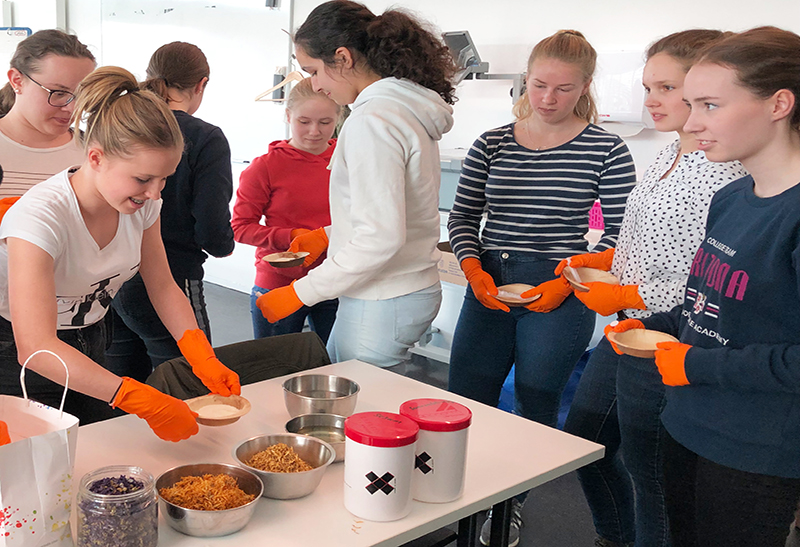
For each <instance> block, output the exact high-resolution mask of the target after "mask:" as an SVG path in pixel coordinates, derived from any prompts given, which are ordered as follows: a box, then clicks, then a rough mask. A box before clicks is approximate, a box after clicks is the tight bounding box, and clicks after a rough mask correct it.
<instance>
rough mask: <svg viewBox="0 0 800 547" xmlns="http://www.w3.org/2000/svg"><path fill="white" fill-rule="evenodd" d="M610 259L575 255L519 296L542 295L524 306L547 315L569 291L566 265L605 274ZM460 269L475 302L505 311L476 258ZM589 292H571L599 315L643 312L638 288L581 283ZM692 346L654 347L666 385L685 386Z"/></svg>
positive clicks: (625, 325)
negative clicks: (543, 280)
mask: <svg viewBox="0 0 800 547" xmlns="http://www.w3.org/2000/svg"><path fill="white" fill-rule="evenodd" d="M613 260H614V249H608V250H606V251H603V252H601V253H586V254H582V255H576V256H573V257H570V258H568V259H566V260H562V261H561V262H559V264H558V266H556V269H555V272H554V273H555V274H556V275H557V276H559V277H556V278H555V279H552V280H550V281H545V282H544V283H541V284H540V285H537V286H536V287H534V288H532V289H530V290H528V291H525V292H524V293H522V294H521V295H520V297H521V298H531V297H533V296H536V295H537V294H541V295H542V296H541V297H540V298H539V299H538V300H535V301H533V302H531V303H530V304H528V305H526V306H525V307H526V308H527V309H529V310H532V311H536V312H540V313H547V312H549V311H552V310H554V309H556V308H557V307H558V306H560V305H561V304H562V302H564V300H565V299H566V298H567V296H569V295H570V293H571V292H572V287H571V286H570V284H569V282H567V280H566V279H564V276H563V274H562V272H563V271H564V268H565V267H567V266H571V267H573V268H582V267H583V268H596V269H599V270H603V271H606V272H607V271H609V270H610V269H611V264H612V262H613ZM461 269H462V270H463V271H464V275H465V276H466V278H467V281H468V282H469V284H470V286H471V287H472V292H473V293H474V294H475V297H476V298H477V299H478V301H479V302H480V303H481V304H483V305H484V306H486V307H487V308H489V309H493V310H502V311H506V312H507V311H509V308H508V306H506V305H505V304H503V303H502V302H500V301H499V300H497V298H495V296H496V295H497V287H496V286H495V283H494V279H492V276H491V275H489V274H488V273H486V272H485V271H484V270H483V268H482V267H481V262H480V260H478V259H477V258H465V259H464V260H462V261H461ZM582 285H585V286H586V287H587V288H588V289H589V290H588V291H586V292H581V291H575V296H576V297H577V298H578V299H579V300H580V301H581V302H583V303H584V305H585V306H586V307H587V308H589V309H591V310H592V311H595V312H597V313H599V314H600V315H611V314H613V313H616V312H618V311H621V310H626V309H632V308H633V309H639V310H644V309H647V306H645V304H644V302H643V301H642V298H641V296H640V295H639V286H638V285H612V284H609V283H601V282H588V283H582ZM643 328H644V324H643V323H642V322H641V321H639V320H638V319H626V320H625V321H622V322H619V323H616V322H615V323H612V324H611V325H609V326H607V327H606V329H605V333H606V334H608V332H609V331H611V330H613V331H614V332H625V331H626V330H630V329H643ZM611 346H612V347H613V348H614V351H616V352H617V353H618V354H621V353H622V352H620V351H619V348H617V347H616V346H615V345H614V344H613V343H612V344H611ZM691 347H692V346H690V345H688V344H681V343H680V342H661V343H659V344H658V348H659V349H658V351H656V354H655V359H656V366H657V367H658V371H659V373H661V377H662V379H663V381H664V384H666V385H669V386H684V385H688V384H689V380H688V379H687V378H686V371H685V361H686V354H687V353H688V351H689V349H690V348H691Z"/></svg>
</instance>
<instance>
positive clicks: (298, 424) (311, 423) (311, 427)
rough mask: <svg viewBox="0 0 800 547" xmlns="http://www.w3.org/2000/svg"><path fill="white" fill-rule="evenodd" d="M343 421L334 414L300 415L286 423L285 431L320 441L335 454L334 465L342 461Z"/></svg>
mask: <svg viewBox="0 0 800 547" xmlns="http://www.w3.org/2000/svg"><path fill="white" fill-rule="evenodd" d="M344 420H345V417H344V416H337V415H336V414H301V415H300V416H295V417H294V418H292V419H291V420H289V421H288V422H286V431H287V432H288V433H298V434H300V435H310V436H312V437H316V438H317V439H322V440H323V441H325V442H326V443H328V444H329V445H331V446H332V447H333V450H334V451H335V452H336V459H335V460H333V462H334V463H336V462H341V461H344V444H345V443H344Z"/></svg>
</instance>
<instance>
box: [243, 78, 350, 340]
mask: <svg viewBox="0 0 800 547" xmlns="http://www.w3.org/2000/svg"><path fill="white" fill-rule="evenodd" d="M340 110H341V107H340V106H339V105H337V104H336V103H335V102H333V101H332V100H331V99H329V98H328V97H326V96H325V95H323V94H322V93H317V92H315V91H314V89H313V88H312V86H311V78H306V79H305V80H303V81H301V82H300V83H299V84H297V85H296V86H295V87H294V88H293V89H292V91H291V92H290V93H289V98H288V100H287V101H286V120H287V122H288V123H289V125H290V126H291V128H292V138H291V139H289V140H281V141H275V142H273V143H272V144H270V146H269V152H268V153H267V154H264V155H263V156H260V157H258V158H256V159H255V160H253V163H252V164H251V165H250V166H249V167H248V168H247V169H245V171H244V172H243V173H242V176H241V178H240V179H239V189H238V190H237V191H236V205H234V207H233V219H232V221H231V224H232V225H233V233H234V237H235V238H236V241H238V242H239V243H247V244H248V245H254V246H256V247H257V248H256V283H255V285H254V286H253V290H252V292H251V294H250V311H251V314H252V317H253V335H254V336H255V338H265V337H267V336H274V335H277V334H289V333H292V332H300V331H302V330H303V323H304V322H305V319H306V317H308V322H309V325H310V327H311V330H313V331H314V332H316V333H317V334H318V335H319V337H320V338H322V340H323V341H324V342H326V343H327V341H328V336H329V335H330V333H331V328H333V322H334V320H335V319H336V308H337V306H338V301H337V300H336V299H333V300H323V301H322V302H319V303H317V304H314V305H313V306H303V307H302V308H300V309H299V310H298V311H296V312H294V313H292V314H291V315H289V316H288V317H285V318H284V319H281V320H280V321H278V322H276V323H270V322H269V321H267V320H266V319H265V318H264V316H263V315H262V313H261V310H259V309H258V307H257V306H256V300H257V299H258V297H259V296H261V295H262V294H266V293H267V292H269V291H271V290H273V289H277V288H278V287H285V286H287V285H289V284H290V283H291V282H292V281H294V280H296V279H300V278H301V277H304V276H305V275H306V274H307V273H308V271H309V270H310V269H311V268H314V267H316V266H318V265H319V262H317V263H315V264H313V265H312V266H311V267H305V266H297V267H294V268H280V269H278V268H274V267H272V266H270V265H269V263H267V262H265V261H263V260H262V258H263V257H265V256H266V255H268V254H271V253H276V252H281V251H285V250H286V249H288V248H289V243H290V242H291V241H292V240H293V239H294V238H295V237H297V236H298V235H300V234H303V233H306V232H309V231H310V230H313V229H315V228H319V227H320V226H327V225H329V224H330V223H331V213H330V207H329V205H328V183H329V179H330V171H329V170H328V163H330V161H331V155H332V154H333V150H334V148H335V146H336V139H333V138H331V137H332V136H333V132H334V129H335V128H336V123H337V122H338V120H339V115H340ZM262 218H263V219H264V224H261V219H262Z"/></svg>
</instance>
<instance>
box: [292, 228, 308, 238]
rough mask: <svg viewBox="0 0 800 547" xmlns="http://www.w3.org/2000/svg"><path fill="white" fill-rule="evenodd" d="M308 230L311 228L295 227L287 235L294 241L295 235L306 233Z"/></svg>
mask: <svg viewBox="0 0 800 547" xmlns="http://www.w3.org/2000/svg"><path fill="white" fill-rule="evenodd" d="M310 231H311V230H306V229H305V228H295V229H294V230H292V231H291V232H290V233H289V237H290V238H291V239H292V241H294V240H295V238H296V237H297V236H301V235H303V234H307V233H308V232H310Z"/></svg>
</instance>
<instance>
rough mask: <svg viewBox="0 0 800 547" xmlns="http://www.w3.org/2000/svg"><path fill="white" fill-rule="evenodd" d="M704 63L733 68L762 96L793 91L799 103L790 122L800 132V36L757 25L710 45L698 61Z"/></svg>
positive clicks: (752, 89)
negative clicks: (783, 90)
mask: <svg viewBox="0 0 800 547" xmlns="http://www.w3.org/2000/svg"><path fill="white" fill-rule="evenodd" d="M704 63H711V64H715V65H721V66H724V67H727V68H731V69H733V70H734V71H735V72H736V77H737V79H738V81H739V83H740V84H741V85H742V86H743V87H745V88H746V89H748V90H750V91H751V92H752V93H753V94H755V95H756V96H758V97H761V98H762V99H767V98H769V97H771V96H773V95H774V94H775V93H777V92H778V91H780V90H781V89H787V90H789V91H791V92H792V94H794V99H795V104H794V109H793V110H792V114H791V116H790V117H789V124H790V126H791V128H792V129H793V130H794V131H796V132H800V107H798V101H800V36H798V35H797V34H795V33H794V32H790V31H788V30H783V29H779V28H777V27H771V26H769V27H756V28H753V29H750V30H747V31H745V32H741V33H739V34H733V35H732V36H729V37H727V38H725V39H723V40H721V41H719V42H717V43H715V44H713V45H712V46H710V47H709V48H708V49H707V50H706V51H705V52H703V56H702V57H701V58H700V60H699V61H698V62H697V64H704Z"/></svg>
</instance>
